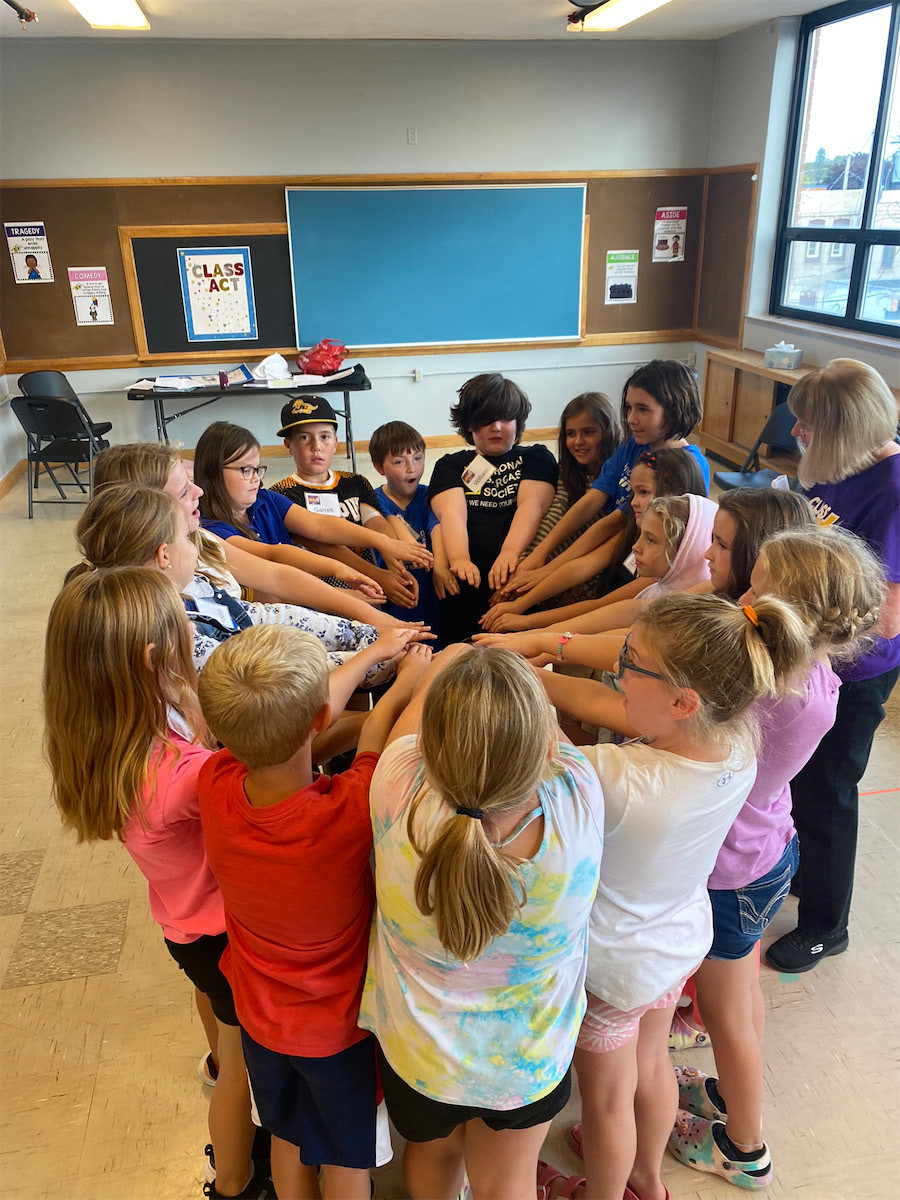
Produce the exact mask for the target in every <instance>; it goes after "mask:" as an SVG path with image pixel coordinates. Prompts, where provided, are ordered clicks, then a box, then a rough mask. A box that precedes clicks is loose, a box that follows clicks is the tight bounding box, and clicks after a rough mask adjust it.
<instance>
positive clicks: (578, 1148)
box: [569, 1068, 677, 1159]
mask: <svg viewBox="0 0 900 1200" xmlns="http://www.w3.org/2000/svg"><path fill="white" fill-rule="evenodd" d="M676 1069H677V1068H676ZM569 1145H570V1146H571V1147H572V1149H573V1150H574V1151H575V1153H576V1154H577V1155H578V1157H579V1158H581V1159H583V1158H584V1146H583V1145H582V1142H581V1122H580V1121H579V1122H578V1124H577V1125H573V1126H572V1127H571V1129H570V1130H569Z"/></svg>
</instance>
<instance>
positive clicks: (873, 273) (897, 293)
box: [859, 246, 900, 330]
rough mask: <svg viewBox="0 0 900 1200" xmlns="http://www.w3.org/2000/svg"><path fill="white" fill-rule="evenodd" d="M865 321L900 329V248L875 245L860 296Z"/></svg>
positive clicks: (871, 250)
mask: <svg viewBox="0 0 900 1200" xmlns="http://www.w3.org/2000/svg"><path fill="white" fill-rule="evenodd" d="M859 315H860V316H861V317H862V319H863V320H864V321H887V322H889V323H890V324H892V325H895V326H896V327H897V329H898V330H900V246H872V247H870V249H869V252H868V261H867V262H866V274H865V279H864V282H863V286H862V292H861V293H860V303H859Z"/></svg>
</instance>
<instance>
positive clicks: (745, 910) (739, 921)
mask: <svg viewBox="0 0 900 1200" xmlns="http://www.w3.org/2000/svg"><path fill="white" fill-rule="evenodd" d="M797 863H798V851H797V837H796V834H795V835H794V837H793V838H792V839H791V841H790V842H788V844H787V847H786V849H785V851H784V854H782V856H781V858H779V860H778V862H777V863H776V864H775V866H774V867H773V868H772V870H771V871H768V872H767V873H766V874H765V875H762V876H760V878H759V879H756V880H754V882H753V883H748V884H747V886H746V887H742V888H735V889H733V890H732V889H718V888H716V889H713V888H710V891H709V899H710V903H711V904H712V914H713V944H712V946H711V948H710V951H709V954H707V956H706V957H707V958H723V959H738V958H746V957H747V955H748V954H750V952H751V951H752V950H753V949H754V948H755V946H756V943H757V942H758V941H759V940H760V938H761V937H762V935H763V932H764V931H765V928H766V926H767V925H768V924H769V922H770V921H771V920H772V918H773V917H774V916H775V914H776V913H777V912H778V910H779V908H781V902H782V900H784V898H785V896H786V895H787V894H788V892H789V891H790V887H791V879H792V878H793V877H794V872H795V871H796V870H797Z"/></svg>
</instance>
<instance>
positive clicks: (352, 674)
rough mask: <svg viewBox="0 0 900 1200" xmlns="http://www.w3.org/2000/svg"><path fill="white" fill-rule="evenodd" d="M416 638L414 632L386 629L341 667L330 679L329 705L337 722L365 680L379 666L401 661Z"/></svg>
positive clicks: (401, 629) (407, 629)
mask: <svg viewBox="0 0 900 1200" xmlns="http://www.w3.org/2000/svg"><path fill="white" fill-rule="evenodd" d="M415 637H416V630H414V629H411V628H408V627H407V628H399V629H386V630H385V631H384V632H383V633H380V634H379V635H378V637H377V638H376V640H375V641H374V642H372V644H371V645H370V646H364V647H363V648H362V649H361V650H357V651H356V653H355V654H354V655H353V657H352V658H350V659H348V660H347V661H346V662H343V663H341V665H340V666H339V667H336V668H335V669H334V670H333V671H332V672H331V674H330V675H329V676H328V703H329V704H330V705H331V711H332V713H333V715H334V718H335V719H337V718H338V717H339V716H340V715H341V713H343V711H344V709H345V708H346V707H347V701H348V700H349V699H350V697H351V696H352V695H353V693H354V692H355V691H356V689H357V688H358V687H359V685H360V683H361V682H362V680H363V676H364V675H365V674H366V672H367V671H369V670H370V669H371V668H372V667H374V666H375V665H376V664H377V663H380V662H385V660H386V659H389V658H395V659H396V658H399V657H400V655H401V654H403V653H404V651H405V650H406V648H407V646H408V645H409V643H410V642H411V641H412V640H413V639H414V638H415Z"/></svg>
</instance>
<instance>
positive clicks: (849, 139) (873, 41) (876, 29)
mask: <svg viewBox="0 0 900 1200" xmlns="http://www.w3.org/2000/svg"><path fill="white" fill-rule="evenodd" d="M890 17H891V10H890V8H876V9H873V10H872V11H871V12H866V13H859V14H858V15H857V16H854V17H848V18H846V19H845V20H843V21H833V22H831V24H829V25H823V26H822V27H821V28H819V29H817V30H816V31H815V32H814V33H813V35H812V37H811V38H810V57H809V73H808V76H807V88H806V102H805V106H804V112H803V119H802V121H801V125H800V144H799V153H798V156H797V163H798V166H797V178H796V183H795V187H794V198H793V206H792V217H791V223H792V224H794V225H812V224H825V225H827V226H831V225H834V224H835V223H837V222H840V223H841V224H843V225H849V226H851V227H852V228H854V229H858V228H859V227H860V224H861V223H862V215H863V202H864V200H865V194H866V180H867V177H868V173H869V160H870V157H871V154H872V137H873V135H874V132H875V121H876V117H877V115H878V101H879V98H880V94H881V84H882V79H883V77H884V64H885V57H886V51H887V39H888V32H889V27H890ZM897 148H898V149H900V146H898V147H897Z"/></svg>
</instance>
